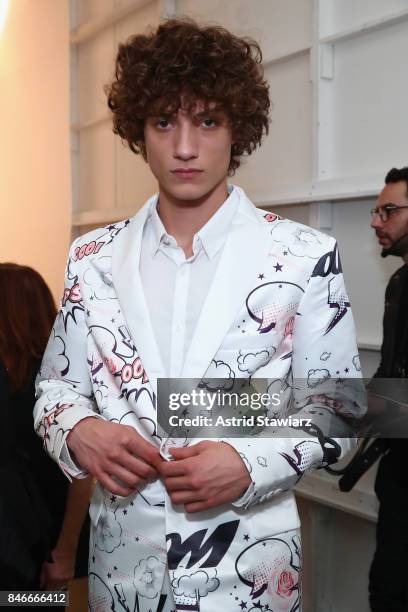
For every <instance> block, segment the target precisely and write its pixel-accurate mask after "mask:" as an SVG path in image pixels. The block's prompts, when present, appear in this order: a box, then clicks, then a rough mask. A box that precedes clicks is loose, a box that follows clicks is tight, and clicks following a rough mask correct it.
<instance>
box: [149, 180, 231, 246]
mask: <svg viewBox="0 0 408 612" xmlns="http://www.w3.org/2000/svg"><path fill="white" fill-rule="evenodd" d="M227 198H228V190H227V183H226V181H225V179H224V180H223V181H222V182H221V183H219V184H218V185H216V186H215V187H214V189H212V190H211V191H210V192H209V193H207V194H205V195H204V196H202V197H201V198H198V199H194V200H180V199H179V198H176V197H174V196H172V195H171V194H170V193H169V192H167V191H165V190H164V189H163V188H162V187H160V189H159V205H158V208H157V211H158V214H159V217H160V219H161V221H162V223H163V225H164V227H165V229H166V232H167V233H168V234H170V235H171V236H174V238H175V239H176V240H177V244H178V245H179V246H180V247H181V248H182V249H183V251H184V253H185V254H186V257H191V255H192V254H193V237H194V235H195V234H196V233H197V232H198V231H199V230H200V229H201V228H202V227H203V226H204V225H205V224H206V223H207V221H208V220H209V219H211V217H212V216H213V215H214V214H215V213H216V212H217V210H218V209H219V208H220V207H221V206H222V204H223V203H224V202H225V200H226V199H227Z"/></svg>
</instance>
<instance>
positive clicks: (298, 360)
mask: <svg viewBox="0 0 408 612" xmlns="http://www.w3.org/2000/svg"><path fill="white" fill-rule="evenodd" d="M330 240H332V239H330ZM339 268H340V269H339ZM339 268H336V269H335V271H334V273H333V272H331V271H330V270H329V271H328V272H327V273H325V275H323V274H315V272H313V273H312V275H311V277H310V279H309V282H308V284H307V288H306V290H305V293H304V295H303V297H302V299H301V302H300V304H299V308H298V312H297V315H296V317H295V323H294V328H293V336H292V342H293V344H292V348H293V352H292V368H291V376H290V377H289V385H288V387H289V391H290V393H291V394H292V401H291V408H290V416H291V417H292V419H293V422H295V419H300V418H302V419H305V421H303V423H306V422H307V421H310V422H311V424H310V425H302V426H299V427H296V428H293V427H288V426H286V427H279V428H277V429H275V431H271V429H270V428H268V427H266V428H265V429H264V430H263V432H261V433H260V434H259V435H257V436H256V437H254V438H251V437H249V438H246V439H245V438H237V439H235V438H229V439H228V440H226V441H227V442H228V443H229V444H231V445H232V446H233V447H234V448H235V449H236V450H237V451H238V452H239V453H240V455H241V457H242V459H243V460H244V462H245V463H246V465H247V468H248V470H249V472H250V475H251V479H252V484H251V486H250V487H249V489H248V490H247V492H246V493H245V495H244V496H243V497H241V498H240V499H239V500H237V501H236V502H235V503H234V505H236V506H245V507H248V506H251V505H253V504H256V503H258V502H262V501H264V500H266V499H269V498H271V497H273V496H274V495H277V494H279V493H281V492H283V491H286V490H288V489H290V488H292V487H293V486H294V485H295V484H296V483H297V482H298V480H299V479H300V478H301V476H302V475H303V474H304V473H305V472H307V471H310V470H313V469H316V468H318V467H323V466H326V465H329V464H331V463H334V462H336V461H337V460H339V459H340V458H341V457H342V456H343V455H344V454H345V453H346V452H347V451H349V450H350V449H351V448H352V447H353V446H354V445H355V444H356V441H357V438H356V430H357V425H356V424H357V423H358V422H359V420H360V419H361V417H362V416H363V415H364V414H365V410H366V408H365V406H366V404H365V397H366V396H365V389H364V385H363V381H362V379H361V372H360V363H359V357H358V349H357V342H356V333H355V327H354V321H353V316H352V313H351V309H350V304H349V300H348V297H347V294H346V290H345V286H344V279H343V275H342V273H341V265H339ZM315 270H316V268H315ZM262 375H263V376H264V377H268V366H266V367H265V368H263V369H262ZM259 376H261V374H259ZM277 382H278V383H280V384H281V383H282V381H276V380H275V381H270V383H271V384H270V386H271V385H276V383H277ZM286 382H288V381H286ZM281 405H282V404H281ZM283 411H284V410H283ZM280 416H281V415H280ZM282 416H283V415H282ZM285 416H288V414H285Z"/></svg>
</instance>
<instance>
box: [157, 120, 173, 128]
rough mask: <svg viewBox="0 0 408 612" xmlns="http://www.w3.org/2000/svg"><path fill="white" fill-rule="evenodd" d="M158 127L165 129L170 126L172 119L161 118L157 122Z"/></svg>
mask: <svg viewBox="0 0 408 612" xmlns="http://www.w3.org/2000/svg"><path fill="white" fill-rule="evenodd" d="M156 127H158V128H159V129H160V130H165V129H167V128H168V127H170V121H169V120H168V119H159V120H158V121H157V122H156Z"/></svg>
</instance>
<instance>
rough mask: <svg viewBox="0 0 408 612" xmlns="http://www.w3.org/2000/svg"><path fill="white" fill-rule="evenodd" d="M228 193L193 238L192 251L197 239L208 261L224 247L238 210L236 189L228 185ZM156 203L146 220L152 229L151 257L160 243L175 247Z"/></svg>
mask: <svg viewBox="0 0 408 612" xmlns="http://www.w3.org/2000/svg"><path fill="white" fill-rule="evenodd" d="M228 193H229V196H228V198H227V199H226V200H225V202H224V203H223V204H222V205H221V206H220V208H219V209H218V210H217V212H215V213H214V214H213V216H212V217H211V218H210V219H209V220H208V221H207V223H206V224H205V225H203V227H202V228H201V229H200V230H199V231H198V232H197V233H196V234H195V235H194V238H193V249H194V244H195V243H196V242H197V241H198V239H199V242H201V245H202V247H203V249H204V251H205V252H206V254H207V256H208V258H209V259H212V258H213V257H214V256H215V255H216V254H217V253H218V251H219V250H220V249H221V247H222V246H223V245H224V243H225V240H226V238H227V234H228V230H229V228H230V225H231V223H232V220H233V218H234V216H235V213H236V211H237V208H238V200H239V196H238V191H237V189H234V187H233V186H232V185H228ZM157 203H158V198H157V199H156V200H154V201H153V202H152V203H151V207H150V214H149V216H148V219H147V220H150V223H151V228H152V255H153V256H154V255H155V254H156V253H157V251H158V250H159V248H160V245H161V242H162V241H164V240H167V241H168V245H166V246H174V247H176V246H177V242H176V240H175V238H174V237H173V236H171V235H170V234H168V233H167V232H166V228H165V227H164V225H163V223H162V220H161V219H160V217H159V214H158V212H157ZM194 250H195V249H194Z"/></svg>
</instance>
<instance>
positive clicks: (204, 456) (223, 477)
mask: <svg viewBox="0 0 408 612" xmlns="http://www.w3.org/2000/svg"><path fill="white" fill-rule="evenodd" d="M170 453H171V454H172V456H173V457H174V459H175V461H166V462H163V463H162V464H161V467H160V473H161V474H162V475H163V476H164V478H165V486H166V489H167V491H168V492H169V494H170V497H171V501H172V502H173V503H174V504H183V505H184V508H185V510H186V512H201V511H202V510H208V508H215V507H216V506H221V505H222V504H225V503H229V502H233V501H235V500H236V499H238V498H239V497H241V496H242V495H243V494H244V493H245V491H246V490H247V488H248V487H249V485H250V484H251V477H250V475H249V472H248V470H247V468H246V467H245V463H244V462H243V461H242V459H241V457H240V456H239V454H238V453H237V451H236V450H235V449H234V448H233V447H232V446H230V445H229V444H227V443H225V442H209V441H205V442H199V443H198V444H193V445H192V446H186V447H184V448H172V449H170Z"/></svg>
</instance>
